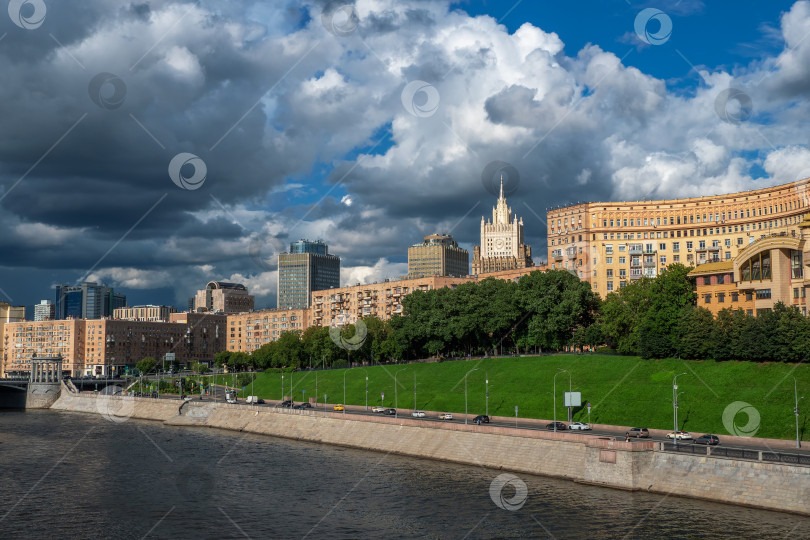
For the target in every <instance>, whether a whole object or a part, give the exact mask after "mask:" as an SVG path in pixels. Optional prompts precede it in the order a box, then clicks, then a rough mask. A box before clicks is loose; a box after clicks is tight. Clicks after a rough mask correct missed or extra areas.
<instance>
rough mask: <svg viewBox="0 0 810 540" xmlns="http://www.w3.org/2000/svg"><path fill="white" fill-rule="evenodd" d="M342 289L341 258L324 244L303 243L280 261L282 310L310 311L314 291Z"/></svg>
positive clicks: (279, 278) (279, 259)
mask: <svg viewBox="0 0 810 540" xmlns="http://www.w3.org/2000/svg"><path fill="white" fill-rule="evenodd" d="M335 287H340V257H337V256H336V255H330V254H329V246H327V245H326V244H325V243H323V242H321V241H317V242H310V241H309V240H300V241H298V242H292V243H291V244H290V252H289V253H281V254H279V257H278V302H277V307H278V308H279V309H305V308H308V307H309V302H310V298H311V295H312V293H313V292H314V291H321V290H325V289H332V288H335Z"/></svg>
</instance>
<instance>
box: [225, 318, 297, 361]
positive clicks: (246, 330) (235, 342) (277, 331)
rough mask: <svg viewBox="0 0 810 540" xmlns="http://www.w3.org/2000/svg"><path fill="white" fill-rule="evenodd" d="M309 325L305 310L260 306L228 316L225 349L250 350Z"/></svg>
mask: <svg viewBox="0 0 810 540" xmlns="http://www.w3.org/2000/svg"><path fill="white" fill-rule="evenodd" d="M309 326H310V310H309V309H263V310H259V311H254V312H251V313H239V314H234V315H228V332H227V335H226V336H225V337H226V339H227V344H226V346H227V349H228V350H229V351H241V352H253V351H255V350H256V349H258V348H259V347H261V346H262V345H264V344H266V343H270V342H271V341H276V340H277V339H278V338H279V336H280V335H281V334H283V333H284V332H293V331H300V332H303V331H304V330H306V329H307V328H308V327H309Z"/></svg>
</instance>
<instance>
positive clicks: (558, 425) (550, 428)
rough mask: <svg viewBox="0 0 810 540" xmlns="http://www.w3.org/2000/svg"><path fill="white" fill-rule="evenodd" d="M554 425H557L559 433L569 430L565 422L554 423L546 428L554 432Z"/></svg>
mask: <svg viewBox="0 0 810 540" xmlns="http://www.w3.org/2000/svg"><path fill="white" fill-rule="evenodd" d="M554 424H557V431H565V430H567V429H568V426H566V425H565V422H552V423H550V424H548V425H547V426H546V429H547V430H549V431H552V430H553V429H554Z"/></svg>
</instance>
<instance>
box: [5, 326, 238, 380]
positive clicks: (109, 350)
mask: <svg viewBox="0 0 810 540" xmlns="http://www.w3.org/2000/svg"><path fill="white" fill-rule="evenodd" d="M226 322H227V320H226V317H225V316H224V315H217V314H210V313H173V314H171V315H170V322H146V321H123V320H112V319H68V320H58V321H42V322H31V321H25V322H16V323H9V324H7V325H5V329H4V334H3V342H4V345H5V350H4V354H3V357H2V369H3V370H4V371H8V372H10V373H14V374H26V373H28V372H29V371H30V369H31V357H32V356H33V355H34V354H36V355H37V356H57V355H60V356H62V359H63V361H64V364H63V366H62V367H63V371H64V372H65V373H66V374H69V375H71V376H73V377H80V376H83V375H90V376H93V377H108V376H116V375H119V374H123V373H126V372H128V371H131V370H133V369H134V368H135V364H137V363H138V362H139V361H140V360H142V359H143V358H146V357H151V358H154V359H156V360H157V361H158V363H159V364H160V363H161V362H164V361H166V358H167V357H166V354H167V353H172V354H174V359H175V361H176V362H178V363H180V364H181V365H188V364H190V363H191V362H203V363H208V364H209V365H210V364H212V363H213V361H214V355H216V353H218V352H220V351H222V350H224V348H225V326H226ZM170 358H171V356H170V357H169V360H168V361H171V359H170Z"/></svg>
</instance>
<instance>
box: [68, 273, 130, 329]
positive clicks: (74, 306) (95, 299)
mask: <svg viewBox="0 0 810 540" xmlns="http://www.w3.org/2000/svg"><path fill="white" fill-rule="evenodd" d="M126 305H127V297H126V295H123V294H119V293H116V292H115V290H114V289H112V288H111V287H107V286H106V285H99V284H98V283H93V282H89V281H86V282H84V283H82V284H81V285H64V284H63V285H57V286H56V307H55V316H56V319H60V320H61V319H69V318H73V319H100V318H102V317H110V316H112V314H113V311H114V310H115V309H117V308H122V307H126Z"/></svg>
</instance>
